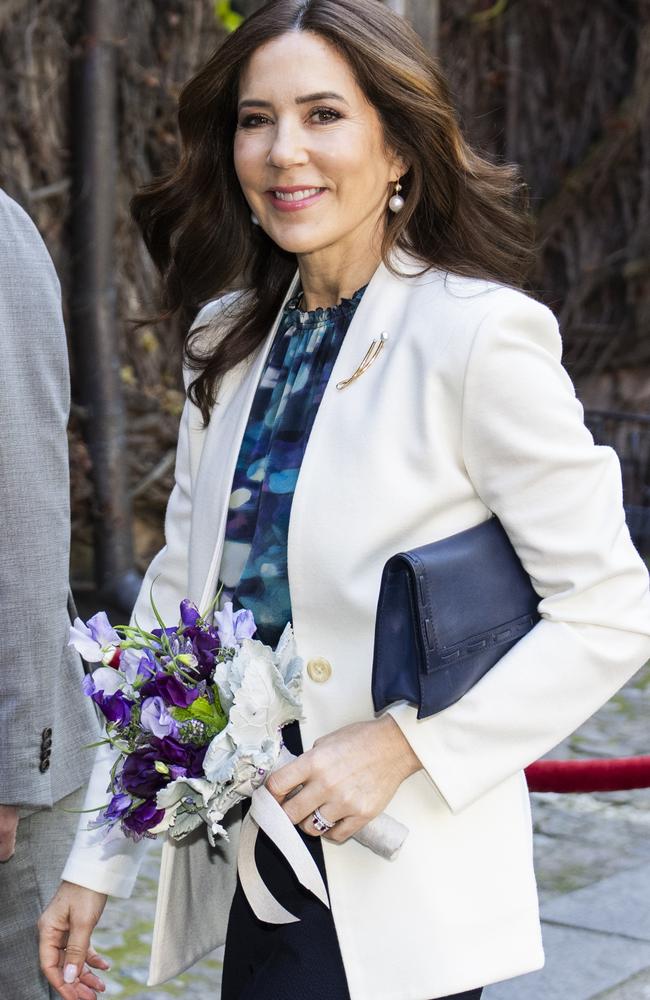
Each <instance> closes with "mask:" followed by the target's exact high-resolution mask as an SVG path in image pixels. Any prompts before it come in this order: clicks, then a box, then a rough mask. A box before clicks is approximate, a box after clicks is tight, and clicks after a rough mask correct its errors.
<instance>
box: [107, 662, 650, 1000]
mask: <svg viewBox="0 0 650 1000" xmlns="http://www.w3.org/2000/svg"><path fill="white" fill-rule="evenodd" d="M649 702H650V664H648V665H647V666H646V667H645V668H644V669H643V670H642V671H640V672H639V673H638V674H637V676H636V677H635V678H633V680H632V682H631V683H630V684H629V685H628V686H627V687H626V688H625V689H624V690H623V691H621V692H620V693H619V694H618V695H616V696H615V697H614V698H613V699H612V700H611V701H610V702H609V703H608V704H607V705H606V706H604V708H603V709H601V711H600V712H598V713H597V714H596V715H595V716H593V718H591V719H589V720H588V721H587V722H586V723H585V724H584V725H583V726H582V727H581V728H580V729H579V730H578V731H577V732H576V733H574V734H573V735H572V736H571V737H569V739H568V740H566V741H565V742H564V743H562V744H561V745H560V746H559V747H557V748H556V749H555V750H554V751H553V752H552V754H550V755H549V756H552V757H558V758H565V759H566V758H571V757H572V758H580V757H616V756H632V755H637V754H648V753H650V738H649V732H650V725H649V723H650V707H649ZM531 800H532V812H533V823H534V830H535V865H536V871H537V879H538V885H539V892H540V901H541V912H542V921H543V933H544V942H545V951H546V965H545V967H544V968H543V969H542V970H540V971H539V972H534V973H531V974H529V975H527V976H521V977H519V978H517V979H512V980H508V981H507V982H504V983H499V984H496V985H493V986H490V987H489V988H488V989H486V990H485V991H484V1000H650V790H649V789H645V790H640V791H627V792H611V793H597V794H593V795H591V794H582V795H555V794H544V795H542V794H534V795H532V796H531ZM158 859H159V846H158V845H154V847H153V848H152V850H151V852H150V855H149V857H148V858H147V861H146V862H145V866H144V871H143V874H142V875H141V877H140V879H139V882H138V888H137V890H136V894H135V896H134V897H133V899H131V900H128V901H123V900H115V899H112V900H110V901H109V903H108V905H107V907H106V910H105V913H104V917H103V919H102V921H101V924H100V927H99V928H98V930H97V931H96V933H95V937H94V943H95V945H96V947H97V948H98V950H99V951H100V953H101V954H103V955H106V956H107V957H108V959H109V960H110V961H111V962H112V969H111V971H110V973H108V975H107V977H106V980H107V986H108V989H107V993H106V995H107V996H109V997H119V998H120V1000H126V998H131V997H132V998H137V1000H165V998H169V997H185V996H191V997H192V998H193V1000H218V996H219V982H220V970H221V964H220V960H219V959H220V955H219V953H214V954H213V955H211V956H209V957H208V958H206V959H204V960H203V961H202V962H200V963H198V964H197V965H196V966H194V968H193V969H191V970H190V971H189V972H188V973H186V974H185V975H183V976H181V977H180V978H179V979H178V980H177V981H175V982H174V983H173V984H167V985H165V986H160V987H156V988H155V989H154V988H147V987H146V985H144V984H145V982H146V968H147V960H148V949H149V945H150V942H151V928H152V920H153V908H154V902H155V887H156V877H157V865H158ZM278 1000H284V998H281V997H278Z"/></svg>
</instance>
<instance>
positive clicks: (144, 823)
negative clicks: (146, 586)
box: [70, 600, 302, 846]
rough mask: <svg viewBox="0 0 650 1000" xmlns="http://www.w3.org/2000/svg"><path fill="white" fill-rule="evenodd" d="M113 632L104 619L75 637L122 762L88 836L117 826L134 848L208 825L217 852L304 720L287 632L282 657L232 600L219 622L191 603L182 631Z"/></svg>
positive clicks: (185, 607) (184, 607)
mask: <svg viewBox="0 0 650 1000" xmlns="http://www.w3.org/2000/svg"><path fill="white" fill-rule="evenodd" d="M152 607H153V611H154V614H155V616H156V619H157V621H158V623H159V626H160V627H159V628H156V629H153V630H152V631H151V632H147V631H145V630H144V629H142V628H140V627H139V626H138V625H137V624H134V625H118V626H116V627H115V628H113V627H112V626H111V624H110V622H109V620H108V618H107V616H106V614H105V612H103V611H100V612H99V613H98V614H96V615H94V616H93V617H92V618H90V619H89V621H88V622H86V623H84V622H83V621H82V620H81V619H80V618H77V619H75V622H74V624H73V626H72V627H71V630H70V645H72V646H74V647H75V648H76V649H77V650H78V651H79V653H80V654H81V655H82V656H83V658H84V659H85V660H86V661H87V662H89V663H95V664H98V666H97V667H96V668H95V669H94V670H93V672H92V673H90V674H87V675H86V676H85V677H84V681H83V686H84V691H85V693H86V694H87V695H88V696H89V697H90V698H92V699H93V701H94V702H96V704H97V705H98V706H99V708H100V709H101V711H102V713H103V715H104V716H105V718H106V726H105V730H106V736H105V739H103V740H102V741H101V742H102V743H110V744H111V746H112V747H113V748H114V750H116V751H117V753H118V756H117V759H116V761H115V763H114V765H113V767H112V770H111V777H110V785H109V788H108V789H107V791H108V793H109V795H110V801H109V802H108V803H107V804H106V805H104V806H101V807H99V809H100V811H99V815H98V816H97V818H96V819H94V820H93V821H92V822H91V823H90V824H89V825H90V827H93V828H96V827H105V828H107V829H112V828H113V827H114V826H115V825H116V824H118V823H119V825H120V827H121V829H122V831H123V833H124V834H125V835H126V836H128V837H131V838H133V839H135V840H140V839H141V838H142V837H155V836H156V835H157V834H159V833H162V832H164V831H166V832H167V833H168V834H169V835H170V836H171V837H173V838H176V839H180V838H182V837H184V836H185V835H186V834H188V833H190V831H192V830H194V829H196V827H198V826H200V824H202V823H205V824H206V827H207V835H208V838H209V840H210V843H211V844H212V846H214V845H215V838H217V837H226V838H227V834H226V830H225V828H224V826H223V825H222V820H223V817H224V816H225V815H226V813H227V812H228V810H229V809H231V808H232V806H234V805H235V804H237V803H238V802H240V801H241V800H242V799H244V798H248V797H251V796H252V795H253V792H254V791H255V790H256V789H257V788H259V787H260V786H261V785H262V784H263V783H264V780H265V778H266V776H267V775H268V774H269V772H270V771H272V770H273V769H274V767H275V766H277V764H278V762H279V760H280V755H281V752H282V749H283V743H282V727H283V726H284V725H286V724H287V723H289V722H292V721H294V720H296V719H299V718H300V715H301V711H300V698H301V684H302V661H301V659H300V658H299V657H298V656H297V655H296V646H295V639H294V636H293V630H292V627H291V624H287V626H286V628H285V629H284V632H283V633H282V636H281V637H280V640H279V642H278V645H277V648H276V649H275V650H273V649H271V648H270V647H269V646H267V645H265V644H264V643H262V642H260V641H259V640H256V639H253V638H252V636H253V634H254V632H255V631H256V625H255V621H254V619H253V615H252V613H251V612H250V611H248V610H246V609H243V610H239V611H236V612H235V611H233V606H232V603H230V602H229V603H227V604H226V605H225V607H224V609H223V610H222V611H217V612H215V613H214V619H215V623H214V624H210V623H209V622H208V621H207V619H206V618H205V617H202V616H201V615H200V613H199V610H198V608H197V607H196V605H195V604H192V603H191V602H190V601H188V600H184V601H182V602H181V605H180V622H179V624H178V625H177V626H175V627H167V626H166V625H165V624H164V622H163V621H162V619H161V617H160V615H159V614H158V611H157V609H156V607H155V605H154V604H153V600H152Z"/></svg>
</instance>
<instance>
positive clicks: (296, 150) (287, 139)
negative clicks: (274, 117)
mask: <svg viewBox="0 0 650 1000" xmlns="http://www.w3.org/2000/svg"><path fill="white" fill-rule="evenodd" d="M308 161H309V154H308V152H307V150H306V148H305V142H304V135H303V132H302V129H301V128H300V126H299V125H298V124H297V123H293V122H291V121H288V120H286V119H285V121H283V122H279V123H278V125H277V126H276V128H275V130H274V132H273V138H272V140H271V147H270V149H269V152H268V155H267V158H266V162H267V163H268V165H269V166H271V167H278V168H281V169H286V168H287V167H291V166H293V165H294V164H296V163H307V162H308Z"/></svg>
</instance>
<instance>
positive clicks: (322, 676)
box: [307, 656, 332, 684]
mask: <svg viewBox="0 0 650 1000" xmlns="http://www.w3.org/2000/svg"><path fill="white" fill-rule="evenodd" d="M307 673H308V674H309V676H310V678H311V679H312V680H313V681H315V682H316V684H324V683H325V681H328V680H329V679H330V677H331V676H332V664H331V663H330V661H329V660H326V659H325V657H324V656H315V657H314V658H313V660H308V661H307Z"/></svg>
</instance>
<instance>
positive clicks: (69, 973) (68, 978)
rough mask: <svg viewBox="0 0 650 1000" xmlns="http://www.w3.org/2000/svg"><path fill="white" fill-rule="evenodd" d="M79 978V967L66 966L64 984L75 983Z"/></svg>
mask: <svg viewBox="0 0 650 1000" xmlns="http://www.w3.org/2000/svg"><path fill="white" fill-rule="evenodd" d="M76 978H77V966H76V965H66V967H65V969H64V970H63V982H64V983H74V981H75V979H76Z"/></svg>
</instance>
